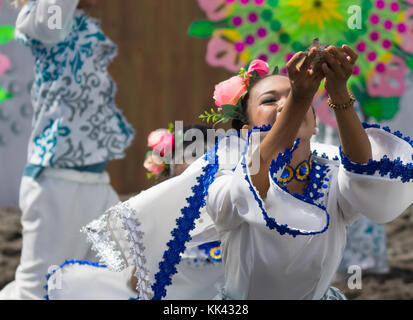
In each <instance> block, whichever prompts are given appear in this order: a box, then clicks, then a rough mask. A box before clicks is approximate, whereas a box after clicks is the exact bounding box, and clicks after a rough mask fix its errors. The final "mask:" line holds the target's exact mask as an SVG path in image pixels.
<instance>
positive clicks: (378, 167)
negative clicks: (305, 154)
mask: <svg viewBox="0 0 413 320" xmlns="http://www.w3.org/2000/svg"><path fill="white" fill-rule="evenodd" d="M363 127H364V128H365V129H368V128H376V129H382V130H384V131H386V132H388V133H392V132H391V130H390V128H389V127H383V128H380V125H378V124H368V123H365V122H363ZM392 134H393V135H395V136H396V137H398V138H400V139H403V140H404V141H406V142H407V143H409V144H410V146H411V147H412V148H413V142H412V141H411V140H410V137H403V135H402V134H401V133H400V131H396V132H394V133H392ZM340 156H341V163H342V164H343V166H344V168H345V169H346V170H348V171H350V172H354V173H358V174H367V175H374V174H376V173H378V174H380V176H382V177H384V176H386V175H388V174H389V177H390V179H397V178H401V181H402V182H403V183H406V182H409V181H413V163H407V164H405V163H403V161H401V160H400V157H398V158H396V159H395V160H390V159H389V158H388V157H387V156H386V155H384V156H383V158H381V159H380V160H379V161H376V160H372V159H370V160H369V162H368V163H367V164H361V163H355V162H352V161H351V160H350V159H349V158H348V157H347V156H346V155H345V154H343V152H342V148H341V146H340Z"/></svg>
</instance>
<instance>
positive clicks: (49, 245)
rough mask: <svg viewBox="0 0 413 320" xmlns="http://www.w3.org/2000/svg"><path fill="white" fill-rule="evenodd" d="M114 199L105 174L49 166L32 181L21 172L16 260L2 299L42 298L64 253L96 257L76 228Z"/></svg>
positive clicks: (115, 198)
mask: <svg viewBox="0 0 413 320" xmlns="http://www.w3.org/2000/svg"><path fill="white" fill-rule="evenodd" d="M118 201H119V198H118V196H117V195H116V193H115V192H114V190H113V189H112V187H111V186H110V184H109V175H108V174H107V173H102V174H98V173H88V172H78V171H74V170H64V169H52V168H47V169H45V170H44V172H43V173H42V174H41V175H40V177H39V178H38V179H36V180H34V179H32V178H29V177H23V180H22V184H21V189H20V208H21V210H22V218H21V222H22V227H23V249H22V254H21V259H20V265H19V266H18V268H17V271H16V276H15V278H16V280H15V281H14V282H12V283H10V284H9V285H8V286H6V288H4V289H3V290H2V292H1V293H0V298H2V299H43V296H44V295H45V291H44V289H43V286H44V285H45V284H46V279H45V275H46V274H47V273H48V271H49V267H51V266H53V265H54V266H56V265H60V264H61V263H62V262H63V261H65V260H66V259H67V258H68V257H70V258H74V259H92V260H96V257H95V254H94V253H93V252H92V251H91V248H90V245H89V244H88V243H87V241H86V237H85V236H84V235H83V234H82V233H81V232H80V229H81V227H82V226H84V225H85V224H87V223H89V222H90V221H92V220H93V219H96V217H98V216H99V215H100V214H101V213H102V211H105V210H106V209H107V208H109V207H110V206H112V205H114V204H115V203H117V202H118Z"/></svg>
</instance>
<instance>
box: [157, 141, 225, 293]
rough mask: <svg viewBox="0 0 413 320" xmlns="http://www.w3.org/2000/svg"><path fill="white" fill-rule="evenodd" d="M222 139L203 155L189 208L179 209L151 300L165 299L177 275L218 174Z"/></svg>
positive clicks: (188, 200)
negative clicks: (203, 159) (183, 255)
mask: <svg viewBox="0 0 413 320" xmlns="http://www.w3.org/2000/svg"><path fill="white" fill-rule="evenodd" d="M221 139H222V136H221V137H220V138H219V140H218V142H217V143H216V145H215V147H214V148H212V149H210V150H209V151H208V152H207V153H206V154H205V160H206V161H207V162H208V164H207V165H206V166H204V167H203V168H202V171H203V174H202V175H200V176H199V177H197V179H196V180H197V182H198V184H197V185H195V186H193V187H192V191H193V193H194V195H193V196H191V197H189V198H187V199H186V201H187V202H188V204H189V206H187V207H184V208H182V209H181V212H182V214H183V216H182V217H180V218H178V219H177V220H176V222H177V228H175V229H174V230H173V231H172V232H171V234H172V240H171V241H169V242H168V244H167V246H168V249H167V250H166V251H165V252H164V254H163V261H161V262H160V263H159V272H158V273H157V274H156V275H155V283H154V284H153V285H152V290H153V292H154V296H153V298H152V300H161V299H162V298H164V297H166V289H165V287H166V286H168V285H171V284H172V279H171V278H172V276H173V275H174V274H176V273H177V269H176V265H177V264H179V262H180V261H181V254H182V253H183V252H184V251H185V249H186V248H185V243H186V242H188V241H190V240H191V236H190V235H189V232H190V231H191V230H193V229H194V228H195V220H196V219H198V218H199V215H200V209H201V208H202V207H204V206H205V204H206V202H205V197H206V195H207V194H208V189H209V186H210V185H211V184H212V183H213V182H214V180H215V174H216V173H217V172H218V168H219V164H218V145H219V143H220V141H221Z"/></svg>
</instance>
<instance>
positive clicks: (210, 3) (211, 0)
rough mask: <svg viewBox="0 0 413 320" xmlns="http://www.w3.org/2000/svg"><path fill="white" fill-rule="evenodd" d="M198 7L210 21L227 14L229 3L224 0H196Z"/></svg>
mask: <svg viewBox="0 0 413 320" xmlns="http://www.w3.org/2000/svg"><path fill="white" fill-rule="evenodd" d="M198 4H199V7H200V8H201V9H202V10H204V11H205V13H206V15H207V16H208V18H209V19H210V20H211V21H219V20H222V19H224V18H225V17H226V16H228V14H229V12H230V6H231V5H230V4H229V3H228V2H227V1H226V0H198Z"/></svg>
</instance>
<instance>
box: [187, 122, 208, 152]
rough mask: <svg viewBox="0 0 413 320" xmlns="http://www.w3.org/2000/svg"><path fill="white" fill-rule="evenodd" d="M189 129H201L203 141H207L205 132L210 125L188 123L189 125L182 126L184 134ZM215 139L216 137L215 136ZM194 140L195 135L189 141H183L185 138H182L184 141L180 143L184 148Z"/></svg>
mask: <svg viewBox="0 0 413 320" xmlns="http://www.w3.org/2000/svg"><path fill="white" fill-rule="evenodd" d="M191 129H198V130H201V131H202V134H203V136H204V142H205V144H206V143H207V142H208V139H207V137H208V136H207V134H208V129H212V128H211V127H208V126H205V125H203V124H190V125H187V126H184V128H183V132H184V134H185V133H186V132H187V131H189V130H191ZM215 140H216V138H215ZM194 141H195V137H193V139H192V140H191V141H185V140H184V142H183V143H182V146H183V148H184V149H185V148H186V147H188V146H189V145H190V144H191V143H192V142H194Z"/></svg>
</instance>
